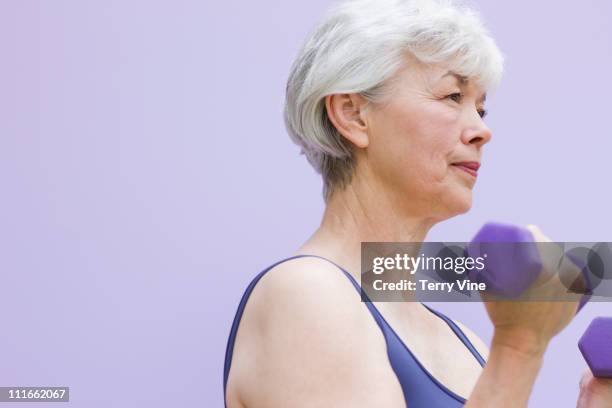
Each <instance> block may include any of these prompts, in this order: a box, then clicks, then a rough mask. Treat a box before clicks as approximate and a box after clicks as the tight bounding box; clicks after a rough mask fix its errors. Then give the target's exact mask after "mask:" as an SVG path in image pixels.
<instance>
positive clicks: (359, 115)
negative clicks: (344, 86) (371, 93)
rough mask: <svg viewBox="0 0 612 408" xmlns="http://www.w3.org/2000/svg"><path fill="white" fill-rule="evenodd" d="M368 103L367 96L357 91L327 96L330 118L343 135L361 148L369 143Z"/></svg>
mask: <svg viewBox="0 0 612 408" xmlns="http://www.w3.org/2000/svg"><path fill="white" fill-rule="evenodd" d="M366 104H367V101H366V100H365V98H363V97H362V96H361V95H359V94H356V93H351V94H333V95H328V96H326V97H325V108H326V109H327V116H328V117H329V120H330V121H331V122H332V123H333V125H334V126H335V127H336V129H337V130H338V132H340V134H342V136H344V137H345V138H347V139H348V140H350V141H351V142H352V143H353V144H354V145H355V146H357V147H361V148H365V147H367V146H368V143H369V137H368V133H367V121H366V110H365V106H366Z"/></svg>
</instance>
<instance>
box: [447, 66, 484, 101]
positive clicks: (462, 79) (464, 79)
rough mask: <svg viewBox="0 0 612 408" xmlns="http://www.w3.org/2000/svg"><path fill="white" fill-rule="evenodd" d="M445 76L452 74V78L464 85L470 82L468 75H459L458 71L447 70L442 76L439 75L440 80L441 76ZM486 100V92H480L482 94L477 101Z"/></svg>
mask: <svg viewBox="0 0 612 408" xmlns="http://www.w3.org/2000/svg"><path fill="white" fill-rule="evenodd" d="M447 76H453V77H454V78H455V79H456V80H457V81H459V84H460V85H461V86H465V85H467V84H468V83H469V82H470V80H469V78H468V77H466V76H464V75H459V74H458V73H456V72H454V71H448V72H447V73H446V74H444V75H442V76H441V77H440V80H441V79H442V78H445V77H447ZM486 100H487V93H486V92H485V93H483V94H482V96H481V97H480V100H479V102H483V103H484V102H485V101H486Z"/></svg>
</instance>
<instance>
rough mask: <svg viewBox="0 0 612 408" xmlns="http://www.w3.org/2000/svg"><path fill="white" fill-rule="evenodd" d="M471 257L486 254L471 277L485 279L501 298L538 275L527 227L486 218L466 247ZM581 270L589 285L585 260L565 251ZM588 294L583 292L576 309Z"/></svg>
mask: <svg viewBox="0 0 612 408" xmlns="http://www.w3.org/2000/svg"><path fill="white" fill-rule="evenodd" d="M467 253H468V255H469V256H471V257H474V258H476V257H483V256H484V257H486V259H487V260H486V262H485V268H484V269H482V270H480V271H479V270H477V269H472V270H471V271H470V279H472V280H474V281H476V282H479V283H480V282H484V283H485V284H486V285H487V291H489V292H490V293H492V294H494V295H498V296H501V297H504V298H517V297H518V296H520V295H521V294H522V293H523V291H525V290H526V289H527V288H528V287H529V286H531V284H532V283H533V282H535V280H536V279H537V278H538V276H539V274H540V271H541V270H542V260H541V257H540V252H539V250H538V246H537V244H536V242H535V241H534V239H533V234H532V233H531V231H529V230H528V229H527V228H522V227H517V226H515V225H509V224H501V223H495V222H489V223H487V224H485V225H484V226H483V227H482V228H481V229H480V230H479V231H478V233H477V234H476V236H474V238H473V239H472V241H471V242H470V244H469V245H468V247H467ZM567 255H568V259H570V260H571V261H572V262H573V263H574V264H575V265H576V266H578V267H579V268H580V269H581V270H582V271H583V276H584V278H585V280H586V285H587V287H590V286H591V282H590V280H589V274H588V265H587V261H583V260H581V259H579V258H578V257H577V256H576V255H575V254H573V255H572V254H567ZM589 298H590V296H589V295H588V294H586V295H583V296H582V299H581V300H580V304H579V306H578V311H580V309H582V307H583V306H584V305H585V304H586V303H587V302H588V300H589Z"/></svg>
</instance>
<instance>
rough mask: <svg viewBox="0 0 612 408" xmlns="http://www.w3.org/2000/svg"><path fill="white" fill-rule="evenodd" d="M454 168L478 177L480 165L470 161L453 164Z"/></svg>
mask: <svg viewBox="0 0 612 408" xmlns="http://www.w3.org/2000/svg"><path fill="white" fill-rule="evenodd" d="M452 165H453V166H455V167H457V168H458V169H460V170H463V171H465V172H466V173H468V174H470V175H472V176H474V177H476V176H477V175H478V169H479V168H480V163H478V162H473V161H471V162H470V161H468V162H457V163H453V164H452Z"/></svg>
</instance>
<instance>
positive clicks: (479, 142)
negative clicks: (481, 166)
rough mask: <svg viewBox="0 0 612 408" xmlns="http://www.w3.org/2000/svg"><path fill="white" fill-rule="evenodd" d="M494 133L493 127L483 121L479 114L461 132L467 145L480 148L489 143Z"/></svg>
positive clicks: (462, 138)
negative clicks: (490, 127) (492, 131)
mask: <svg viewBox="0 0 612 408" xmlns="http://www.w3.org/2000/svg"><path fill="white" fill-rule="evenodd" d="M491 137H493V134H492V133H491V129H489V127H488V126H487V125H486V124H485V123H484V122H483V120H482V118H481V117H480V116H478V119H477V120H475V121H474V122H473V123H472V124H471V125H470V126H467V127H466V128H465V129H464V130H463V133H462V134H461V142H463V143H464V144H466V145H475V146H476V147H478V148H480V147H482V146H484V145H485V144H487V143H488V142H489V141H490V140H491Z"/></svg>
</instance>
